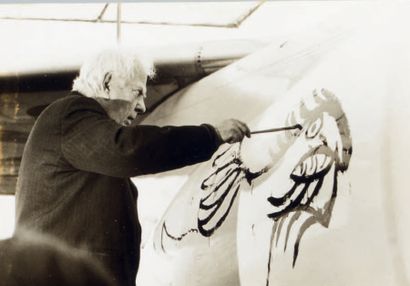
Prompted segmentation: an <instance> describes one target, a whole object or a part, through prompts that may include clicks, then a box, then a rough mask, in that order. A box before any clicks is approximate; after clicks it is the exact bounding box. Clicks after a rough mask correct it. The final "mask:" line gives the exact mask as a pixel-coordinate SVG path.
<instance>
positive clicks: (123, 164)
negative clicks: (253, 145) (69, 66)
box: [16, 93, 221, 285]
mask: <svg viewBox="0 0 410 286" xmlns="http://www.w3.org/2000/svg"><path fill="white" fill-rule="evenodd" d="M220 144H221V140H220V137H219V136H218V134H217V133H216V131H215V129H214V128H213V127H212V126H210V125H201V126H182V127H170V126H168V127H157V126H147V125H140V126H135V127H132V126H130V127H125V126H122V125H119V124H117V123H116V122H115V121H113V120H112V119H111V118H109V117H108V115H107V113H106V111H105V110H104V109H103V108H102V106H101V105H100V104H99V103H98V102H97V101H96V100H94V99H92V98H87V97H85V96H82V95H81V94H77V93H75V94H72V95H70V96H67V97H65V98H63V99H61V100H58V101H56V102H54V103H53V104H51V105H50V106H49V107H48V108H47V109H45V110H44V112H43V113H42V114H41V115H40V117H39V118H38V119H37V121H36V123H35V125H34V127H33V129H32V131H31V134H30V136H29V139H28V141H27V144H26V146H25V150H24V154H23V158H22V162H21V167H20V173H19V180H18V184H17V193H16V222H17V228H18V227H19V226H25V227H28V228H31V229H35V230H37V231H40V232H45V233H48V234H51V235H54V236H56V237H58V238H59V239H62V240H64V241H66V242H67V243H68V244H69V245H71V246H74V247H77V248H83V249H87V250H88V251H90V252H91V254H92V255H93V256H94V257H96V258H97V259H99V260H100V261H101V262H102V263H103V265H105V266H106V267H107V269H108V270H109V271H111V273H112V274H113V277H114V278H115V279H116V281H115V282H117V283H119V285H134V284H135V277H136V272H137V269H138V263H139V256H140V239H141V228H140V224H139V221H138V213H137V190H136V188H135V186H134V185H133V183H132V182H131V180H130V179H129V178H130V177H134V176H138V175H142V174H150V173H157V172H162V171H167V170H171V169H175V168H179V167H183V166H186V165H190V164H195V163H198V162H201V161H205V160H208V159H209V158H210V157H211V156H212V154H213V153H214V152H215V151H216V149H217V148H218V147H219V145H220Z"/></svg>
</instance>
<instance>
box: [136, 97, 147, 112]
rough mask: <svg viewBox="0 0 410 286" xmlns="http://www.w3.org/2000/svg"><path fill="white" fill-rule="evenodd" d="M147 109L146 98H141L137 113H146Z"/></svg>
mask: <svg viewBox="0 0 410 286" xmlns="http://www.w3.org/2000/svg"><path fill="white" fill-rule="evenodd" d="M146 110H147V109H146V108H145V102H144V100H139V101H138V102H137V106H135V111H136V112H137V113H144V112H145V111H146Z"/></svg>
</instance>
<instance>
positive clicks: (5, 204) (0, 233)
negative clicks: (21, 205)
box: [0, 196, 15, 239]
mask: <svg viewBox="0 0 410 286" xmlns="http://www.w3.org/2000/svg"><path fill="white" fill-rule="evenodd" d="M14 205H15V203H14V196H0V239H4V238H7V237H10V236H11V235H12V234H13V231H14V222H15V216H14Z"/></svg>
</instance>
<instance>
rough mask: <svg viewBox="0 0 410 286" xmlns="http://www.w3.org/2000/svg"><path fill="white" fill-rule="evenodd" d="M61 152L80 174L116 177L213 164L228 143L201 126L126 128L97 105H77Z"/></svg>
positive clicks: (65, 120)
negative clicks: (214, 157) (201, 163)
mask: <svg viewBox="0 0 410 286" xmlns="http://www.w3.org/2000/svg"><path fill="white" fill-rule="evenodd" d="M61 134H62V141H61V149H62V153H63V155H64V157H65V159H66V160H67V161H68V162H69V163H70V164H71V165H72V166H73V167H74V168H77V169H80V170H84V171H89V172H94V173H99V174H104V175H108V176H114V177H133V176H137V175H142V174H150V173H157V172H163V171H168V170H172V169H176V168H180V167H184V166H187V165H192V164H195V163H199V162H202V161H206V160H208V159H210V157H211V156H212V154H213V153H214V152H215V151H216V150H217V148H218V147H219V145H220V144H221V143H222V142H221V140H220V138H219V136H218V135H217V133H216V131H215V129H214V128H213V127H212V126H210V125H207V124H203V125H201V126H181V127H174V126H166V127H158V126H151V125H139V126H130V127H125V126H122V125H120V124H117V123H116V122H115V121H114V120H112V119H111V118H109V117H108V115H107V113H106V112H105V110H104V109H103V108H102V107H101V106H100V105H99V103H98V102H97V101H95V100H94V99H91V98H86V97H80V98H77V99H76V100H73V101H71V102H70V103H69V104H68V106H67V108H66V110H65V112H64V114H63V116H62V122H61Z"/></svg>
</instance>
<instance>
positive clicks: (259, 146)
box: [137, 9, 410, 285]
mask: <svg viewBox="0 0 410 286" xmlns="http://www.w3.org/2000/svg"><path fill="white" fill-rule="evenodd" d="M382 10H383V9H381V10H380V11H378V12H379V13H380V14H375V15H374V17H373V16H366V17H367V18H366V21H365V22H366V25H363V27H361V28H360V29H358V30H356V31H355V33H353V32H352V33H350V32H351V30H349V29H348V32H347V33H344V32H345V30H343V29H342V31H343V32H342V33H339V32H340V30H338V29H336V30H334V29H323V30H317V31H315V32H312V33H310V34H309V35H306V34H305V35H303V36H302V37H300V38H297V37H296V38H294V39H289V41H287V42H283V43H274V44H272V45H271V46H270V47H268V48H266V49H264V50H263V51H260V52H258V53H256V54H254V55H251V56H248V57H247V58H245V59H243V60H241V61H239V62H237V63H235V64H233V65H231V66H229V67H227V68H225V69H223V70H221V71H219V72H217V73H214V74H212V75H211V76H209V77H207V78H205V79H203V80H201V81H200V82H198V83H196V84H194V85H192V86H190V87H188V88H186V89H185V90H183V91H181V92H180V93H179V94H177V95H176V96H174V97H173V98H170V99H169V100H168V101H166V102H165V103H164V104H162V105H161V106H160V107H159V108H158V109H157V110H156V111H155V112H154V113H153V114H152V115H151V116H150V117H148V118H147V119H146V121H145V123H150V124H152V123H154V124H159V125H165V124H175V125H179V124H197V123H202V122H210V123H215V122H217V121H219V120H221V119H224V118H226V117H235V118H238V119H241V120H243V121H245V122H247V123H249V126H250V128H251V129H252V130H266V129H270V128H284V129H283V130H282V131H276V132H268V133H258V134H253V135H252V137H251V138H250V139H245V140H244V141H243V142H242V143H241V144H234V145H228V144H225V145H223V146H221V147H220V149H219V150H218V151H217V152H216V154H215V155H214V156H213V158H212V159H211V160H210V161H208V162H205V163H203V164H200V165H199V166H194V167H190V168H185V169H184V173H185V174H189V177H188V178H186V177H184V179H183V180H186V182H185V184H184V185H183V186H182V188H181V189H180V190H179V191H178V193H177V195H176V196H175V198H174V200H173V202H172V203H171V204H170V206H169V207H168V209H167V211H166V212H165V214H164V215H163V217H162V219H161V220H160V221H159V223H158V225H157V227H156V229H155V231H154V232H153V235H152V239H150V240H148V241H147V242H146V243H145V244H144V249H143V254H142V260H141V267H140V270H139V274H138V279H137V281H138V283H140V284H139V285H154V284H155V285H300V284H304V285H408V277H407V275H408V274H407V273H409V270H410V265H409V261H408V259H406V257H407V258H408V257H409V254H410V249H409V247H408V246H407V244H406V243H405V242H406V241H407V240H408V238H409V236H410V233H409V228H408V219H409V218H410V213H409V212H408V211H407V209H408V208H407V207H406V203H405V202H406V201H407V200H408V198H409V196H408V194H407V193H406V189H407V188H406V182H407V180H406V171H405V169H406V165H407V161H408V160H407V158H406V156H407V154H408V152H407V148H406V147H405V146H406V144H405V143H404V142H407V143H408V142H409V140H410V136H408V134H407V133H405V131H404V130H405V125H406V122H407V121H408V119H409V118H408V117H409V116H408V115H406V113H407V114H408V112H407V111H406V110H407V108H408V107H409V105H410V100H409V99H408V98H406V97H405V96H404V95H405V93H406V92H407V90H408V88H407V87H406V84H405V83H406V82H407V81H406V79H407V78H408V74H410V70H409V69H410V65H409V63H410V57H409V55H408V52H407V51H408V48H409V47H410V39H403V37H400V38H399V37H397V34H396V33H395V31H397V29H398V27H400V26H401V25H403V24H404V22H403V21H404V20H403V19H404V18H400V17H397V18H393V17H391V18H388V19H389V24H388V25H386V22H384V23H382V24H379V23H378V21H379V19H380V18H379V16H380V15H384V16H386V17H387V16H389V15H390V14H388V12H386V11H384V10H383V11H382ZM403 14H404V13H403ZM400 15H401V14H400ZM390 16H391V15H390ZM390 16H389V17H390ZM395 17H396V16H395ZM349 31H350V32H349ZM381 39H382V40H381ZM178 172H181V171H177V172H174V173H172V172H171V173H169V174H173V175H175V174H178Z"/></svg>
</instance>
